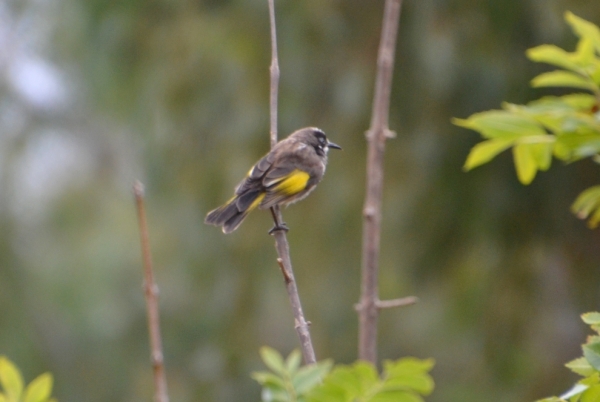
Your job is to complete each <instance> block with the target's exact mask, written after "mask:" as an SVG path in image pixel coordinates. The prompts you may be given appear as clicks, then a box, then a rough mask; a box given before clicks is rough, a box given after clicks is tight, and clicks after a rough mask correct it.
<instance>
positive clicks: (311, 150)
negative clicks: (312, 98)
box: [204, 127, 341, 233]
mask: <svg viewBox="0 0 600 402" xmlns="http://www.w3.org/2000/svg"><path fill="white" fill-rule="evenodd" d="M329 148H335V149H341V148H340V147H339V146H338V145H336V144H334V143H332V142H329V141H328V140H327V137H326V136H325V133H324V132H323V131H322V130H320V129H318V128H315V127H306V128H302V129H300V130H297V131H295V132H294V133H292V134H290V135H289V136H288V137H287V138H285V139H283V140H281V141H279V142H278V143H277V144H276V145H275V146H274V147H273V149H271V151H270V152H269V153H268V154H267V155H265V156H264V157H263V158H262V159H261V160H259V161H258V162H257V163H256V164H255V165H254V166H253V167H252V169H250V171H249V172H248V175H247V176H246V177H245V178H244V180H242V181H241V183H240V184H238V186H237V187H236V189H235V196H234V197H233V198H232V199H230V200H229V201H228V202H227V203H226V204H225V205H223V206H221V207H219V208H217V209H215V210H213V211H211V212H209V213H208V214H207V215H206V219H205V220H204V222H205V223H207V224H210V225H215V226H222V227H223V233H231V232H233V231H234V230H235V229H237V228H238V227H239V226H240V224H241V223H242V222H243V220H244V218H246V216H247V215H248V213H250V211H252V210H253V209H255V208H257V207H258V208H259V209H268V208H271V207H273V206H275V205H289V204H291V203H294V202H296V201H299V200H301V199H303V198H304V197H306V196H307V195H308V194H309V193H310V192H311V191H312V190H314V188H315V186H316V185H317V184H318V183H319V182H320V181H321V179H322V178H323V175H324V174H325V167H326V166H327V152H328V151H329Z"/></svg>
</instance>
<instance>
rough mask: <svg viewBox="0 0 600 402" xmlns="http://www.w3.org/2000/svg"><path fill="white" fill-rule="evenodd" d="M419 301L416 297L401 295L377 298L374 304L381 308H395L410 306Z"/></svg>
mask: <svg viewBox="0 0 600 402" xmlns="http://www.w3.org/2000/svg"><path fill="white" fill-rule="evenodd" d="M418 301H419V298H418V297H415V296H407V297H402V298H400V299H392V300H377V303H375V305H376V306H377V308H378V309H380V310H382V309H385V308H395V307H404V306H412V305H413V304H416V303H417V302H418Z"/></svg>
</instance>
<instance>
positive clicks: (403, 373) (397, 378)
mask: <svg viewBox="0 0 600 402" xmlns="http://www.w3.org/2000/svg"><path fill="white" fill-rule="evenodd" d="M261 356H262V359H263V361H264V362H265V364H266V365H267V367H269V369H271V372H258V373H254V374H253V375H252V377H253V378H254V379H255V380H257V381H258V382H259V383H260V384H261V385H262V387H263V391H262V401H263V402H296V401H298V402H299V401H302V402H421V401H423V398H422V396H426V395H429V394H430V393H431V392H432V391H433V387H434V383H433V379H432V378H431V376H430V375H429V371H430V370H431V369H432V368H433V364H434V363H433V360H431V359H428V360H419V359H415V358H404V359H400V360H397V361H385V362H384V364H383V366H384V367H383V373H382V375H381V376H379V374H378V373H377V369H376V368H375V367H374V366H373V365H372V364H371V363H368V362H365V361H358V362H356V363H354V364H352V365H337V366H335V367H334V368H333V369H332V362H331V361H329V360H326V361H323V362H318V363H317V364H314V365H311V366H304V367H300V366H299V365H300V354H299V353H298V352H297V351H294V352H292V353H291V354H290V356H289V357H288V358H287V359H286V360H285V361H284V359H283V358H282V357H281V355H280V354H279V353H278V352H277V351H275V350H273V349H271V348H266V347H265V348H262V349H261Z"/></svg>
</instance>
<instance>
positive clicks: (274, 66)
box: [269, 0, 279, 148]
mask: <svg viewBox="0 0 600 402" xmlns="http://www.w3.org/2000/svg"><path fill="white" fill-rule="evenodd" d="M269 22H270V25H271V67H270V68H269V71H270V73H271V91H270V97H269V111H270V114H271V148H273V147H274V146H275V144H277V99H278V96H279V57H278V55H277V29H276V26H275V2H274V0H269Z"/></svg>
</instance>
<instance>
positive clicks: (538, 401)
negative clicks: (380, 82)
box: [535, 396, 565, 402]
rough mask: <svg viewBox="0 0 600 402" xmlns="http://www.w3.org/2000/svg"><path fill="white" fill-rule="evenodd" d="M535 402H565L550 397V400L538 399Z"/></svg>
mask: <svg viewBox="0 0 600 402" xmlns="http://www.w3.org/2000/svg"><path fill="white" fill-rule="evenodd" d="M535 402H565V400H564V399H560V398H558V397H556V396H552V397H550V398H544V399H538V400H537V401H535Z"/></svg>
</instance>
